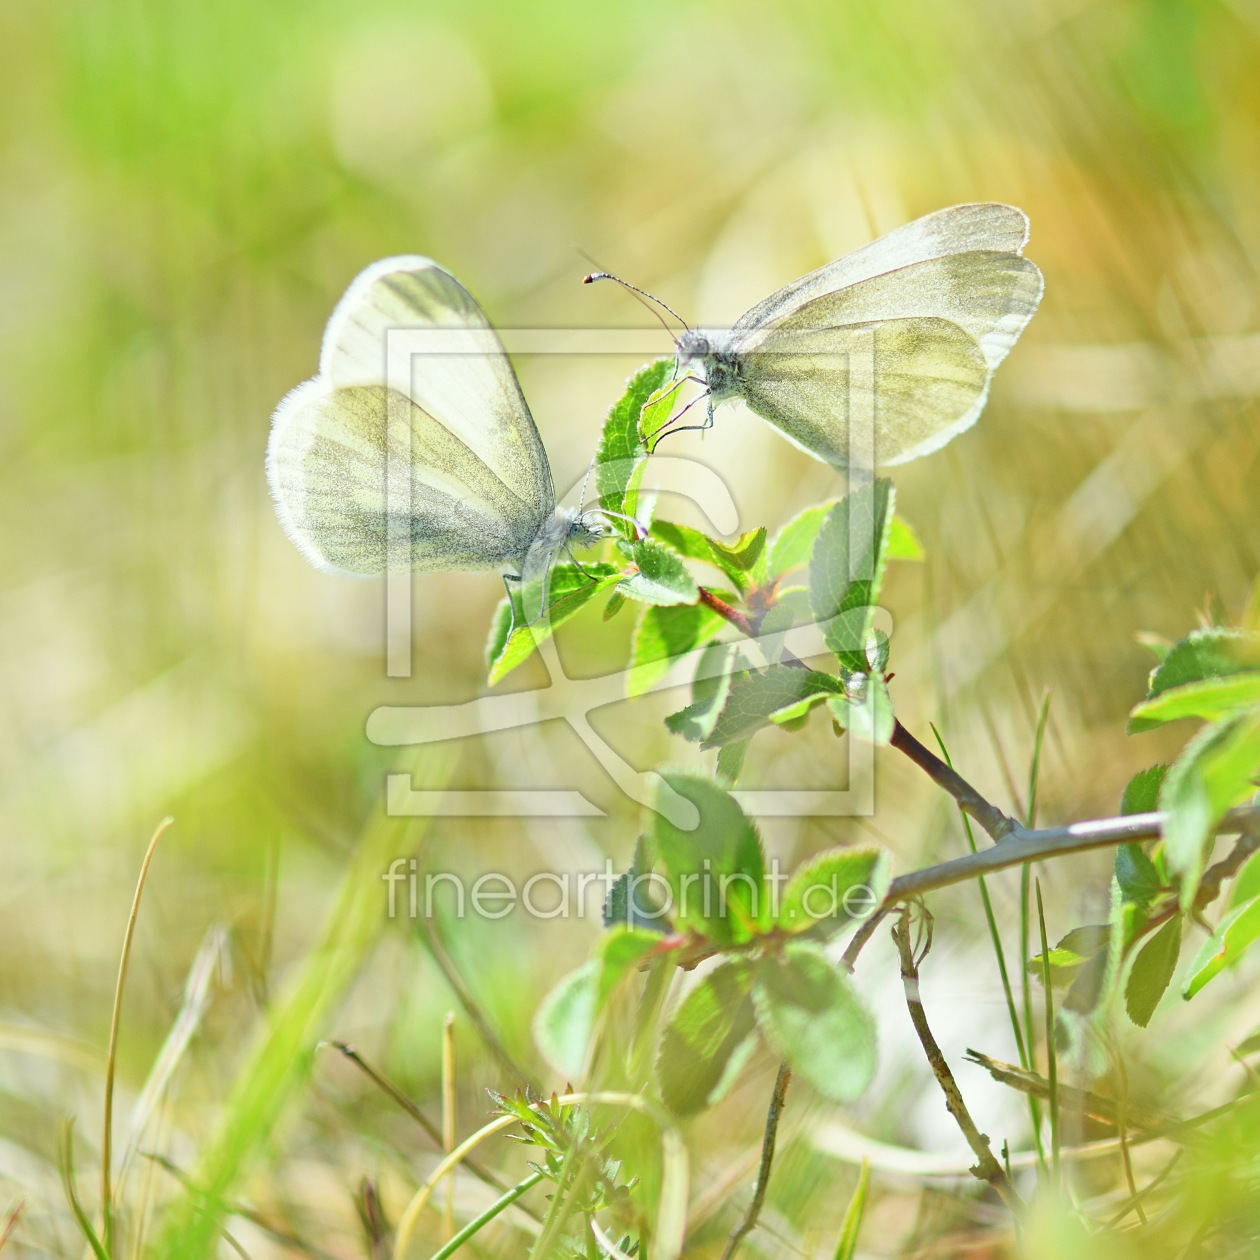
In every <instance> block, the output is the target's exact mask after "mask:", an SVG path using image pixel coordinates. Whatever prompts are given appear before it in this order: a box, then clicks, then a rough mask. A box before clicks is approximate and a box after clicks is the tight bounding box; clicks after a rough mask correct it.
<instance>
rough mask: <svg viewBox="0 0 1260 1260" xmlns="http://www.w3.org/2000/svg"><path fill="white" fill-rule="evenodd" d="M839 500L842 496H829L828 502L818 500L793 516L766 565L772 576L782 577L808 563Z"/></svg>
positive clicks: (774, 546) (781, 531)
mask: <svg viewBox="0 0 1260 1260" xmlns="http://www.w3.org/2000/svg"><path fill="white" fill-rule="evenodd" d="M839 502H840V500H839V499H828V500H827V502H826V503H816V504H815V505H814V506H813V507H808V508H806V509H805V510H804V511H803V512H801V513H799V514H798V515H796V516H794V517H793V518H792V519H791V520H790V521H788V522H787V524H786V525H784V526H783V527H782V528H781V529H780V530H779V532H778V533H777V534H775V536H774V538H773V540H772V541H771V543H770V547H769V560H768V563H767V566H766V568H767V571H768V573H769V575H770V576H771V577H774V578H777V577H782V576H783V575H784V574H785V573H791V572H792V570H793V569H799V568H801V567H802V566H803V565H806V564H808V563H809V556H810V552H811V551H813V549H814V540H815V539H816V538H817V537H818V531H819V529H821V528H822V523H823V521H824V519H826V516H827V513H828V512H830V511H831V509H832V508H833V507H835V505H836V504H837V503H839Z"/></svg>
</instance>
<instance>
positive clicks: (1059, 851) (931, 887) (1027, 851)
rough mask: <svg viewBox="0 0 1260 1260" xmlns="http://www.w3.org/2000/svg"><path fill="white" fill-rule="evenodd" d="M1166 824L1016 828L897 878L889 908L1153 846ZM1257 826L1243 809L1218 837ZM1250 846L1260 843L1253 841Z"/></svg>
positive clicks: (1259, 816) (1128, 821)
mask: <svg viewBox="0 0 1260 1260" xmlns="http://www.w3.org/2000/svg"><path fill="white" fill-rule="evenodd" d="M1165 818H1166V815H1165V814H1163V813H1160V812H1158V811H1157V812H1154V813H1150V814H1125V815H1123V816H1121V817H1119V818H1096V819H1091V820H1090V821H1088V822H1080V823H1071V824H1069V825H1068V826H1066V827H1046V828H1043V829H1041V830H1038V831H1026V830H1025V829H1024V828H1022V827H1018V825H1017V830H1016V832H1015V834H1014V835H1011V836H1010V837H1008V838H1007V839H1006V840H1003V841H1002V842H1001V843H1000V844H995V845H992V846H991V847H990V848H988V849H981V850H980V852H979V853H969V854H967V855H966V856H965V857H960V858H954V859H953V860H952V861H950V862H942V863H940V865H938V866H928V867H924V868H923V869H922V870H918V871H910V872H909V873H908V874H905V875H901V876H898V878H896V879H894V880H893V882H892V886H891V887H890V888H889V890H888V897H887V899H886V902H885V904H889V903H892V902H898V901H909V900H911V899H912V898H914V897H921V896H923V894H924V893H928V892H934V891H936V889H938V888H948V887H949V886H950V885H951V884H961V883H963V882H965V881H966V880H969V879H976V878H977V877H978V876H980V875H988V874H990V873H991V872H993V871H1002V870H1006V869H1007V868H1008V867H1012V866H1023V865H1024V864H1025V863H1028V862H1038V861H1041V860H1042V859H1043V858H1052V857H1062V856H1064V855H1065V854H1068V853H1081V852H1084V851H1085V850H1087V849H1103V848H1108V847H1111V846H1114V845H1117V844H1127V843H1129V842H1130V841H1135V840H1154V839H1156V838H1157V837H1158V836H1159V834H1160V829H1161V827H1162V826H1163V824H1164V821H1165ZM1257 824H1260V806H1257V805H1244V806H1240V807H1239V808H1237V809H1231V810H1230V811H1229V813H1228V814H1226V815H1225V817H1224V818H1222V819H1221V821H1220V822H1219V823H1218V824H1217V826H1216V833H1217V834H1218V835H1227V834H1229V833H1230V832H1238V831H1242V830H1245V829H1249V828H1251V827H1254V826H1256V825H1257ZM1247 843H1248V844H1255V843H1256V842H1255V841H1254V840H1253V839H1248V841H1247ZM1231 857H1232V855H1231ZM1229 861H1230V859H1229V858H1227V859H1225V862H1229ZM1239 864H1240V865H1241V862H1240V863H1239ZM1218 865H1219V864H1218ZM1214 870H1215V867H1214V868H1212V869H1211V870H1209V872H1208V875H1211V874H1212V873H1213V871H1214ZM1204 878H1205V879H1206V878H1207V876H1205V877H1204ZM1220 878H1224V876H1223V875H1222V876H1221V877H1220Z"/></svg>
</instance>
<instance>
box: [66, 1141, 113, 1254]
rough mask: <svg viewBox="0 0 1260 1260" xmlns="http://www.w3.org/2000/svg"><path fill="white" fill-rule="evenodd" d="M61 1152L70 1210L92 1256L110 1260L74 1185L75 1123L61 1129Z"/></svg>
mask: <svg viewBox="0 0 1260 1260" xmlns="http://www.w3.org/2000/svg"><path fill="white" fill-rule="evenodd" d="M60 1146H61V1150H60V1152H59V1159H58V1161H57V1162H58V1163H59V1164H60V1165H61V1184H62V1185H63V1186H64V1187H65V1190H66V1199H67V1200H68V1201H69V1203H70V1210H71V1211H72V1212H73V1213H74V1219H75V1220H76V1221H77V1222H78V1224H79V1232H80V1233H82V1235H83V1237H84V1238H86V1239H87V1242H88V1246H89V1247H91V1248H92V1254H93V1255H94V1256H95V1257H96V1260H109V1253H108V1252H107V1251H106V1250H105V1248H104V1247H102V1246H101V1240H100V1239H99V1238H98V1237H97V1234H96V1230H95V1229H93V1228H92V1222H91V1221H90V1220H89V1219H88V1214H87V1213H86V1212H85V1211H84V1210H83V1205H82V1204H81V1203H80V1202H79V1192H78V1190H77V1189H76V1188H75V1184H74V1121H73V1120H68V1121H66V1122H65V1123H64V1124H63V1125H62V1128H61V1142H60Z"/></svg>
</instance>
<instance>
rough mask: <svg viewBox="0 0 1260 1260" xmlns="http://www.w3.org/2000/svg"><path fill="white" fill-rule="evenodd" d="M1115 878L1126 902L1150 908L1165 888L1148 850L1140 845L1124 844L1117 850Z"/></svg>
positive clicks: (1139, 811)
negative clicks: (1154, 899)
mask: <svg viewBox="0 0 1260 1260" xmlns="http://www.w3.org/2000/svg"><path fill="white" fill-rule="evenodd" d="M1135 812H1137V813H1145V812H1146V811H1145V810H1137V811H1135ZM1115 876H1116V883H1118V884H1119V885H1120V891H1121V892H1122V893H1123V894H1124V899H1125V901H1131V902H1133V903H1134V905H1139V906H1149V905H1150V904H1151V901H1152V899H1153V898H1154V897H1155V896H1156V895H1157V894H1158V893H1159V891H1160V889H1161V887H1162V886H1163V881H1162V880H1161V879H1160V877H1159V871H1158V870H1157V869H1156V868H1155V863H1154V862H1152V861H1151V859H1150V858H1148V857H1147V856H1146V850H1145V849H1143V848H1142V846H1141V845H1140V844H1122V845H1121V846H1120V847H1119V848H1118V849H1117V850H1116V861H1115Z"/></svg>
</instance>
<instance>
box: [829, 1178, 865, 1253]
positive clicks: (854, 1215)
mask: <svg viewBox="0 0 1260 1260" xmlns="http://www.w3.org/2000/svg"><path fill="white" fill-rule="evenodd" d="M870 1184H871V1161H870V1160H869V1159H864V1160H863V1161H862V1171H861V1173H859V1174H858V1183H857V1189H855V1190H854V1191H853V1197H852V1198H851V1199H850V1200H849V1206H848V1207H847V1208H846V1209H845V1213H844V1220H843V1221H842V1222H841V1223H840V1238H839V1240H838V1241H837V1243H836V1260H853V1253H854V1252H855V1251H856V1250H857V1240H858V1231H859V1230H861V1228H862V1214H863V1213H864V1212H865V1211H866V1191H867V1188H868V1187H869V1186H870Z"/></svg>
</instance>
